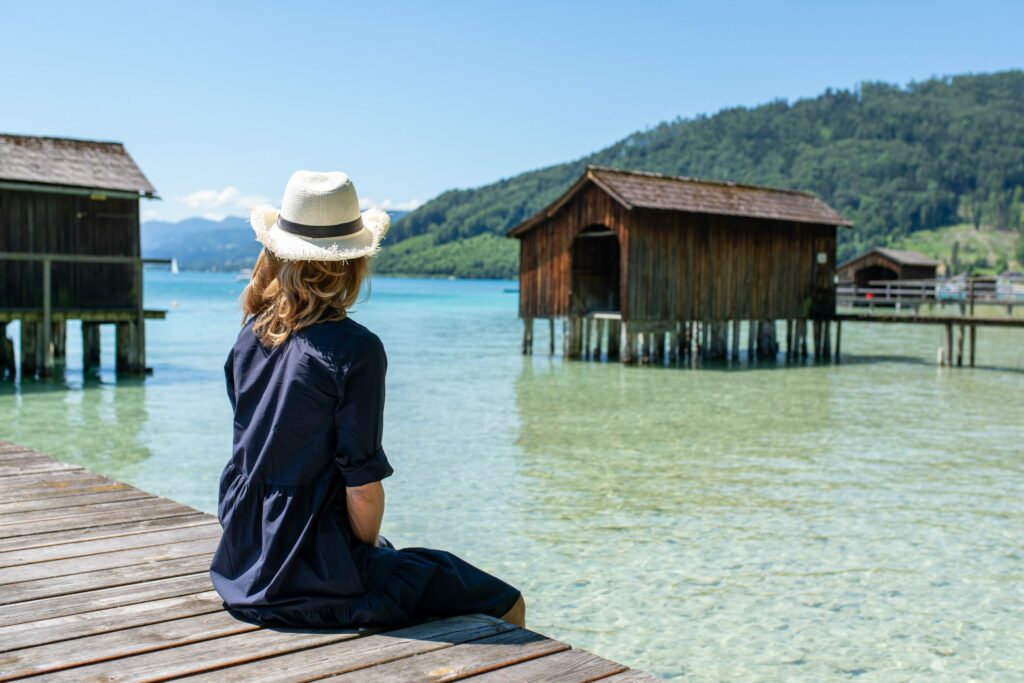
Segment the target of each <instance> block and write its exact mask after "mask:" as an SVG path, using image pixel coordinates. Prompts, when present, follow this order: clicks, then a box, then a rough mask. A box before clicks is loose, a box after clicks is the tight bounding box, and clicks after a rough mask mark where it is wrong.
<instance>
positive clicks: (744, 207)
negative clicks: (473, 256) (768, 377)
mask: <svg viewBox="0 0 1024 683" xmlns="http://www.w3.org/2000/svg"><path fill="white" fill-rule="evenodd" d="M849 225H851V223H850V221H848V220H846V219H845V218H843V217H842V216H841V215H839V214H838V213H837V212H836V211H835V210H834V209H832V208H831V207H830V206H828V205H827V204H826V203H825V202H823V201H822V200H820V199H819V198H817V197H816V196H814V195H812V194H809V193H806V192H797V191H794V190H783V189H777V188H770V187H758V186H753V185H743V184H738V183H729V182H717V181H708V180H697V179H693V178H685V177H675V176H666V175H659V174H654V173H641V172H636V171H623V170H615V169H610V168H602V167H595V166H591V167H589V168H587V170H586V172H585V173H584V174H583V175H582V176H581V177H580V178H579V180H577V181H576V182H575V183H574V184H573V185H572V186H571V187H570V188H569V189H568V190H567V191H566V192H565V193H564V194H563V195H562V196H561V197H559V198H558V199H557V200H555V201H554V202H553V203H552V204H551V205H549V206H548V207H547V208H545V209H543V210H542V211H540V212H539V213H537V214H536V215H534V216H533V217H531V218H529V219H528V220H526V221H524V222H523V223H521V224H520V225H518V226H516V227H515V228H513V229H512V230H510V231H509V233H508V235H509V236H510V237H515V238H517V239H519V240H520V243H521V249H520V276H519V282H520V290H519V291H520V295H519V314H520V317H522V318H523V321H524V324H525V328H524V340H523V352H524V353H530V352H532V345H533V321H534V319H536V318H547V319H548V320H549V321H550V322H549V325H550V331H551V334H550V337H549V338H550V339H551V343H550V348H549V352H550V353H554V345H555V344H554V321H555V319H559V318H560V319H562V320H563V321H564V323H565V324H564V333H563V337H562V340H563V352H564V354H565V355H566V356H567V357H570V358H580V357H596V358H600V357H601V356H602V352H603V353H605V354H606V355H607V357H608V358H616V357H617V358H620V359H621V361H622V362H624V363H633V362H647V361H653V362H660V361H662V360H664V359H665V357H666V356H667V358H668V360H672V359H673V358H674V359H676V360H680V359H682V358H684V357H687V356H690V357H692V358H694V359H697V358H734V359H738V358H739V355H740V347H741V337H742V336H746V342H747V343H746V346H747V349H748V356H749V357H751V358H753V357H755V356H756V357H771V358H774V357H775V356H776V354H777V353H778V350H779V344H778V342H777V341H776V324H777V322H778V321H783V322H785V329H786V337H787V342H788V343H787V345H786V353H787V355H788V354H790V353H794V354H795V355H803V356H806V355H807V341H808V332H807V330H808V322H809V323H810V326H811V328H812V332H811V340H812V345H813V348H814V352H815V355H816V356H820V355H824V356H827V355H828V353H829V351H828V349H829V340H828V326H827V325H823V324H822V323H823V322H826V321H829V320H831V319H832V318H833V317H834V315H835V304H836V300H835V273H836V263H835V253H836V231H837V228H838V227H841V226H849ZM744 322H745V323H746V324H745V325H743V323H744ZM741 325H742V326H741ZM743 329H745V330H746V334H745V335H743V334H741V331H742V330H743ZM730 336H731V343H730Z"/></svg>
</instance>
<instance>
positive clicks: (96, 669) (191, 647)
mask: <svg viewBox="0 0 1024 683" xmlns="http://www.w3.org/2000/svg"><path fill="white" fill-rule="evenodd" d="M209 616H211V617H212V616H214V615H209ZM216 616H220V617H226V618H228V619H230V618H231V617H230V616H229V615H228V614H227V612H221V613H220V614H218V615H216ZM198 618H200V619H201V618H204V617H198ZM184 621H192V620H191V619H187V620H184ZM168 623H170V624H173V623H174V622H168ZM234 623H235V624H241V625H243V626H248V625H247V624H245V622H241V621H234ZM164 626H167V624H160V625H155V626H151V627H150V626H144V627H142V628H143V629H151V633H152V635H153V636H154V638H155V637H159V633H160V629H161V627H164ZM224 628H225V630H226V629H227V627H226V626H225V627H224ZM368 633H369V631H355V630H352V631H335V632H323V631H321V632H316V633H314V632H300V631H275V630H270V629H259V630H254V627H252V626H249V628H247V629H246V628H239V629H238V631H237V634H230V633H226V634H224V635H225V637H218V638H217V639H216V640H210V639H208V638H205V639H190V640H191V641H199V642H190V640H187V638H188V632H187V630H184V629H182V630H176V631H175V635H176V636H178V637H179V640H178V641H176V642H168V643H167V644H166V645H164V646H163V647H162V648H160V649H156V648H154V647H150V648H149V650H150V652H148V653H145V654H139V655H137V656H132V657H130V658H125V659H116V660H113V661H103V662H101V663H98V664H93V665H90V666H83V667H82V668H78V669H69V670H67V671H62V672H59V673H57V674H54V675H52V676H51V677H48V678H47V680H49V681H54V682H56V681H74V682H75V683H78V682H80V681H111V680H117V681H124V682H126V683H127V682H130V681H154V680H167V679H170V678H177V677H180V676H187V675H189V674H194V673H202V672H205V671H209V670H212V669H216V668H219V667H224V666H230V665H231V664H235V663H244V662H248V661H252V660H254V659H263V658H266V657H273V656H274V655H278V654H284V653H288V652H295V651H299V650H306V649H308V648H311V647H316V646H317V645H327V644H329V643H335V642H339V641H345V640H351V639H353V638H359V637H360V636H361V635H366V634H368ZM109 635H111V636H115V635H117V634H109ZM96 637H97V638H102V637H104V636H96ZM121 640H123V639H112V640H111V641H110V642H109V643H104V645H105V646H106V647H108V648H109V647H110V646H114V647H123V646H122V645H121ZM77 642H80V641H76V643H77ZM30 651H31V650H30ZM101 653H102V650H99V651H98V652H97V654H101ZM105 659H109V657H105ZM0 680H2V679H0Z"/></svg>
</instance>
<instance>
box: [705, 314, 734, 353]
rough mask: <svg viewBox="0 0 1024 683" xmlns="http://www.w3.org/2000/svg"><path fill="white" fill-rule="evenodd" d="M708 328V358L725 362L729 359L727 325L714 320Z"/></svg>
mask: <svg viewBox="0 0 1024 683" xmlns="http://www.w3.org/2000/svg"><path fill="white" fill-rule="evenodd" d="M710 327H711V343H710V344H709V346H708V352H709V353H708V356H709V357H710V358H714V359H716V360H725V359H726V358H728V357H729V323H728V322H724V321H720V320H716V321H715V322H713V323H711V325H710Z"/></svg>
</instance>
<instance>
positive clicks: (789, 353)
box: [786, 320, 793, 360]
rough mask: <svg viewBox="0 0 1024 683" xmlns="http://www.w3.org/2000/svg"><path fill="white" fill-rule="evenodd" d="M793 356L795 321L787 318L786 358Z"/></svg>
mask: <svg viewBox="0 0 1024 683" xmlns="http://www.w3.org/2000/svg"><path fill="white" fill-rule="evenodd" d="M792 357H793V321H792V320H786V360H790V359H791V358H792Z"/></svg>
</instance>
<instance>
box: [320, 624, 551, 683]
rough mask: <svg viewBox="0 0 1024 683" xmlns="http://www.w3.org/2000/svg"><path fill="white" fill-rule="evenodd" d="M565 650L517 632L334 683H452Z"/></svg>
mask: <svg viewBox="0 0 1024 683" xmlns="http://www.w3.org/2000/svg"><path fill="white" fill-rule="evenodd" d="M568 649H569V646H568V645H566V644H565V643H560V642H558V641H557V640H552V639H551V638H548V637H546V636H542V635H540V634H537V633H534V632H533V631H527V630H526V629H521V628H517V629H515V630H513V631H507V632H505V633H499V634H498V635H495V636H490V637H487V638H481V639H480V640H474V641H472V642H469V643H461V644H459V645H454V646H452V647H449V648H445V649H443V650H439V651H434V652H428V653H426V654H422V655H419V656H417V657H406V658H405V659H399V660H397V661H394V662H388V663H387V664H381V665H379V666H375V667H373V668H371V669H363V670H360V671H354V672H352V673H349V674H342V675H341V676H339V677H337V679H336V680H340V681H356V680H359V681H365V680H372V681H374V682H375V683H378V682H379V683H385V682H386V681H395V682H396V683H404V682H405V681H455V680H459V679H461V678H467V677H469V676H473V675H476V674H481V673H485V672H488V671H493V670H495V669H500V668H502V667H506V666H512V665H513V664H519V663H520V662H525V661H527V660H530V659H534V658H536V657H543V656H544V655H549V654H552V653H554V652H559V651H561V650H568Z"/></svg>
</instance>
